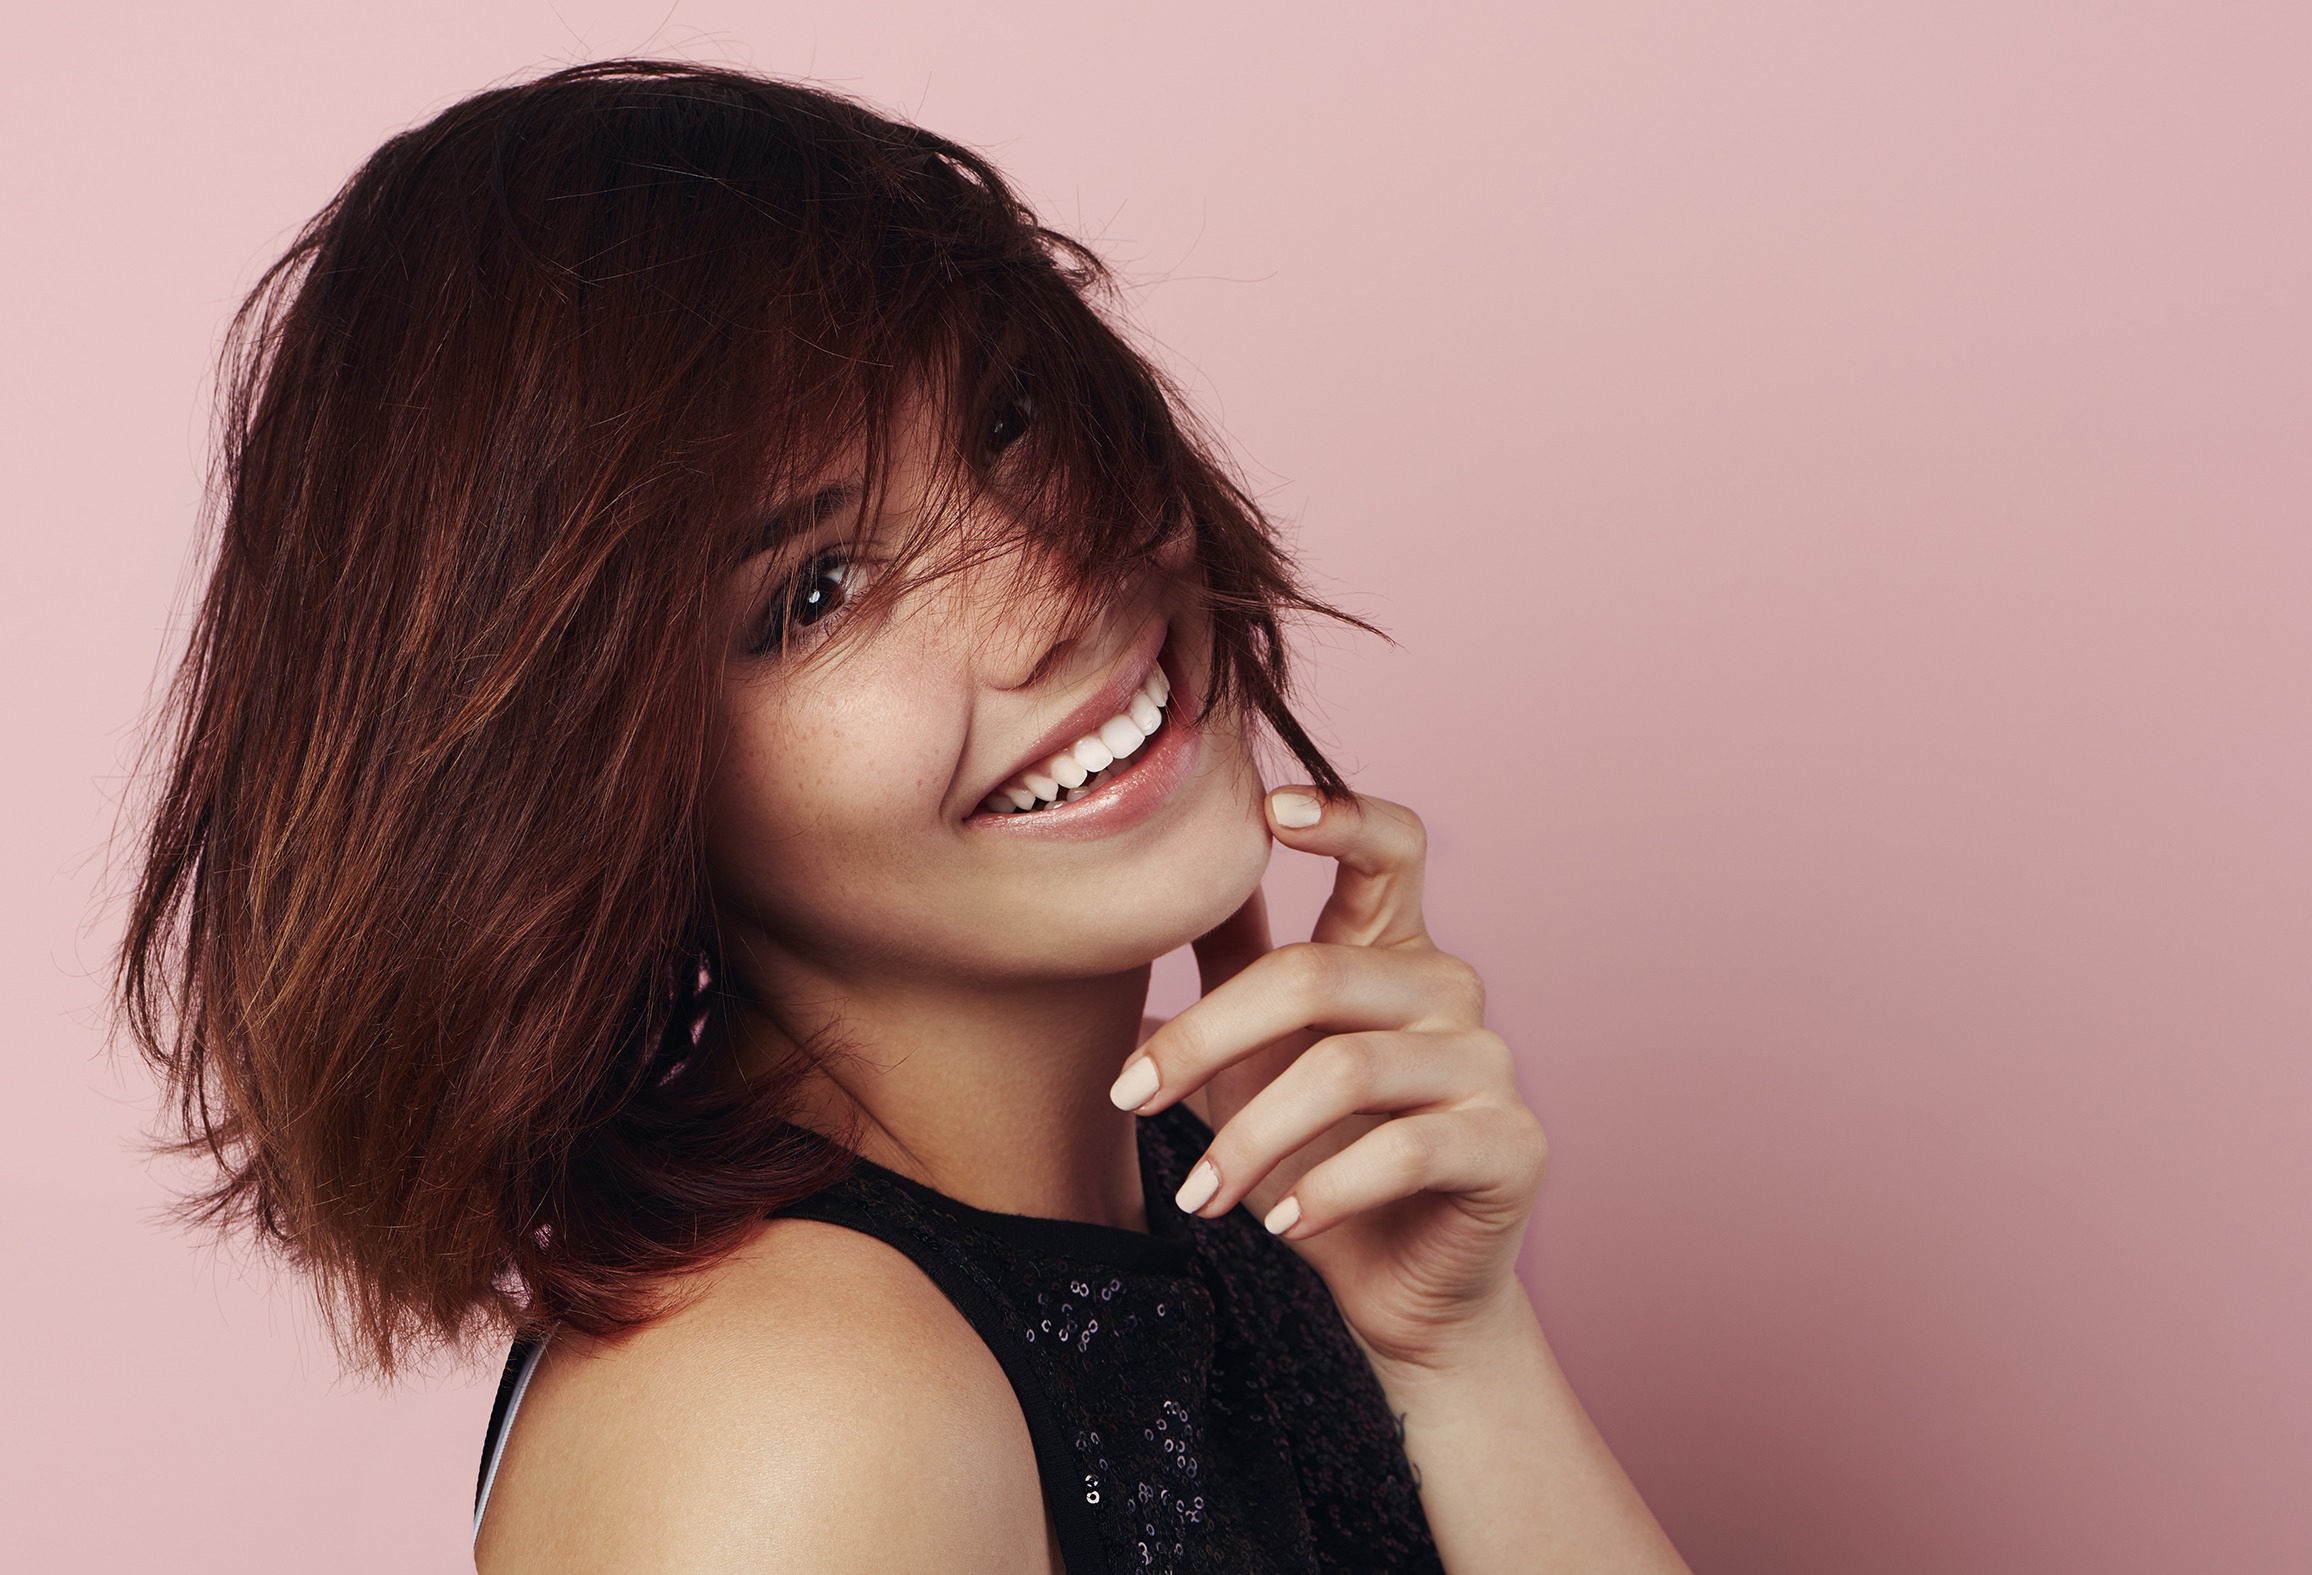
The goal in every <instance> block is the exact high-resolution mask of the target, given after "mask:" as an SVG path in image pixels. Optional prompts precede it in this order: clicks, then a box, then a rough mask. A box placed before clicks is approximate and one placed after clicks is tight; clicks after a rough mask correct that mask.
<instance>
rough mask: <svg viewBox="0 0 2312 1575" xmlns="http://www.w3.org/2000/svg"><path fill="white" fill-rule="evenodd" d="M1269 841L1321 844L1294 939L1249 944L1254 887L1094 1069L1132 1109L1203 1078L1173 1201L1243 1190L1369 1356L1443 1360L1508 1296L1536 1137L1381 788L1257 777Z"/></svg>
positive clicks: (1186, 1204)
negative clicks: (1154, 1007)
mask: <svg viewBox="0 0 2312 1575" xmlns="http://www.w3.org/2000/svg"><path fill="white" fill-rule="evenodd" d="M1268 818H1269V824H1270V826H1271V828H1272V829H1273V830H1274V832H1275V835H1276V837H1277V840H1278V841H1280V842H1282V843H1284V844H1285V845H1286V846H1287V847H1291V848H1297V849H1299V850H1301V851H1302V852H1305V853H1315V854H1320V855H1323V856H1325V857H1329V858H1333V859H1337V860H1339V861H1340V871H1339V875H1338V877H1337V879H1336V880H1335V882H1334V885H1333V892H1332V897H1331V899H1330V900H1329V901H1328V902H1327V903H1326V904H1325V907H1324V911H1323V913H1322V914H1321V915H1319V917H1318V919H1317V923H1316V928H1315V930H1314V932H1313V933H1312V934H1311V936H1310V938H1309V940H1308V941H1307V942H1306V943H1303V944H1298V945H1289V946H1283V947H1277V948H1275V949H1271V947H1270V945H1269V940H1268V925H1267V918H1266V913H1265V910H1264V909H1263V908H1262V907H1261V904H1260V898H1259V895H1258V894H1257V893H1256V894H1255V895H1254V897H1253V899H1252V901H1250V902H1248V903H1247V904H1246V905H1245V907H1244V909H1243V910H1242V911H1240V912H1239V913H1238V914H1237V915H1236V916H1235V917H1234V918H1232V919H1231V920H1230V921H1229V922H1228V923H1227V924H1225V925H1223V926H1222V927H1221V928H1220V929H1218V930H1216V931H1214V932H1213V933H1212V934H1211V935H1209V936H1206V937H1205V938H1204V939H1203V940H1201V941H1199V942H1197V945H1196V953H1197V962H1198V966H1199V968H1200V970H1201V971H1202V974H1203V984H1204V996H1203V998H1202V999H1201V1000H1199V1001H1198V1002H1197V1003H1196V1004H1195V1005H1193V1006H1191V1007H1189V1008H1188V1009H1187V1010H1186V1011H1184V1012H1182V1013H1181V1014H1180V1015H1179V1016H1177V1017H1175V1018H1173V1019H1172V1020H1171V1021H1170V1022H1168V1023H1166V1024H1164V1026H1163V1027H1161V1028H1159V1029H1158V1030H1157V1031H1156V1032H1155V1033H1154V1034H1152V1035H1151V1036H1150V1037H1149V1038H1148V1040H1147V1041H1146V1042H1145V1043H1144V1044H1143V1045H1142V1046H1141V1047H1140V1048H1139V1050H1138V1051H1136V1052H1135V1053H1134V1055H1133V1056H1132V1058H1131V1059H1130V1060H1128V1061H1127V1062H1126V1063H1125V1065H1124V1070H1123V1075H1122V1076H1120V1077H1119V1078H1118V1079H1117V1080H1116V1088H1115V1090H1114V1094H1113V1097H1114V1098H1115V1100H1116V1102H1117V1103H1118V1104H1119V1105H1121V1106H1123V1107H1125V1108H1127V1109H1132V1110H1138V1111H1140V1112H1142V1113H1144V1114H1152V1113H1153V1112H1155V1111H1158V1110H1162V1109H1164V1108H1165V1107H1166V1106H1168V1105H1171V1104H1175V1103H1177V1102H1179V1101H1180V1100H1182V1099H1184V1098H1187V1097H1188V1096H1190V1095H1191V1094H1195V1093H1197V1092H1198V1091H1199V1090H1202V1091H1203V1096H1204V1098H1203V1103H1204V1106H1205V1112H1206V1115H1207V1119H1208V1120H1209V1121H1210V1122H1211V1125H1212V1126H1213V1128H1214V1136H1213V1140H1212V1145H1211V1147H1210V1148H1209V1149H1208V1150H1207V1151H1206V1152H1205V1155H1204V1157H1203V1159H1202V1160H1201V1161H1200V1162H1199V1163H1198V1164H1197V1165H1196V1167H1195V1168H1194V1169H1192V1170H1191V1171H1190V1173H1189V1177H1188V1181H1187V1184H1186V1185H1184V1186H1183V1187H1182V1188H1181V1189H1180V1195H1179V1198H1178V1200H1177V1201H1178V1203H1179V1205H1180V1206H1181V1207H1182V1208H1185V1209H1188V1210H1190V1211H1192V1212H1194V1213H1197V1214H1202V1215H1207V1216H1214V1215H1219V1214H1223V1213H1225V1212H1227V1211H1228V1210H1229V1209H1231V1208H1234V1207H1235V1206H1236V1205H1237V1204H1239V1203H1246V1202H1249V1203H1250V1204H1251V1205H1252V1207H1253V1208H1254V1209H1255V1210H1256V1211H1258V1212H1259V1213H1260V1214H1261V1215H1262V1217H1263V1219H1264V1221H1265V1223H1266V1224H1267V1226H1268V1228H1269V1229H1270V1230H1272V1231H1274V1232H1276V1233H1277V1234H1278V1235H1280V1236H1282V1237H1283V1238H1284V1239H1285V1240H1287V1241H1289V1242H1291V1243H1292V1244H1293V1245H1294V1246H1295V1247H1296V1248H1297V1249H1298V1250H1299V1251H1300V1252H1301V1253H1302V1254H1303V1255H1304V1256H1305V1257H1306V1258H1307V1259H1308V1260H1309V1261H1310V1262H1311V1263H1312V1264H1313V1265H1314V1266H1315V1267H1316V1269H1317V1271H1318V1272H1319V1273H1321V1274H1322V1275H1323V1276H1324V1278H1325V1282H1326V1284H1327V1285H1329V1286H1330V1287H1331V1289H1332V1292H1333V1297H1334V1300H1335V1301H1337V1302H1338V1303H1339V1304H1340V1308H1341V1313H1342V1315H1343V1316H1344V1317H1345V1318H1346V1319H1347V1320H1348V1323H1349V1326H1350V1327H1351V1328H1352V1329H1354V1330H1355V1331H1356V1333H1357V1335H1358V1337H1359V1338H1360V1339H1362V1340H1363V1341H1364V1342H1365V1344H1366V1346H1367V1348H1368V1349H1370V1350H1371V1351H1372V1352H1373V1354H1374V1355H1375V1357H1376V1358H1377V1359H1381V1360H1384V1361H1387V1362H1390V1363H1392V1364H1408V1365H1412V1366H1416V1367H1430V1366H1442V1365H1449V1364H1451V1363H1452V1362H1453V1361H1454V1360H1455V1359H1456V1358H1457V1357H1458V1356H1459V1355H1461V1354H1462V1353H1463V1351H1464V1350H1465V1349H1466V1348H1468V1347H1469V1346H1471V1345H1472V1343H1473V1342H1475V1343H1481V1342H1482V1340H1483V1339H1484V1338H1485V1336H1486V1332H1487V1331H1488V1330H1491V1329H1497V1328H1500V1327H1502V1319H1501V1318H1500V1317H1498V1316H1496V1315H1497V1314H1500V1313H1502V1312H1503V1311H1504V1310H1505V1308H1507V1307H1511V1306H1514V1307H1515V1308H1516V1309H1517V1314H1515V1315H1512V1317H1511V1320H1510V1321H1511V1322H1512V1323H1514V1322H1515V1321H1516V1316H1518V1315H1522V1316H1523V1317H1525V1318H1528V1319H1529V1318H1530V1314H1529V1313H1525V1312H1524V1305H1525V1304H1524V1293H1523V1291H1522V1290H1521V1289H1520V1287H1519V1286H1518V1284H1517V1281H1516V1278H1515V1272H1514V1271H1515V1266H1516V1260H1517V1249H1518V1244H1519V1241H1520V1240H1521V1238H1522V1237H1523V1235H1524V1230H1525V1221H1526V1217H1527V1215H1528V1214H1529V1213H1530V1212H1531V1210H1532V1208H1533V1200H1534V1195H1535V1194H1536V1193H1537V1192H1538V1191H1539V1190H1540V1186H1541V1174H1542V1165H1543V1160H1544V1156H1545V1154H1546V1144H1545V1142H1544V1140H1543V1137H1542V1131H1541V1125H1540V1123H1539V1122H1538V1121H1536V1120H1535V1119H1534V1116H1533V1113H1532V1112H1531V1111H1530V1110H1528V1109H1527V1108H1526V1106H1525V1102H1524V1100H1523V1099H1522V1098H1520V1097H1519V1095H1518V1092H1517V1085H1516V1081H1515V1079H1514V1077H1513V1076H1512V1071H1511V1064H1510V1055H1509V1047H1508V1046H1507V1045H1505V1044H1504V1043H1503V1042H1502V1041H1501V1039H1500V1038H1499V1037H1498V1036H1497V1035H1495V1034H1492V1033H1490V1032H1488V1031H1487V1030H1486V1028H1485V1021H1484V1019H1485V990H1484V986H1483V984H1482V983H1481V982H1480V981H1479V979H1478V977H1477V974H1476V971H1475V970H1474V969H1472V968H1471V967H1470V966H1469V965H1468V964H1467V963H1465V962H1462V961H1461V960H1459V959H1458V958H1455V957H1450V956H1447V955H1446V954H1445V953H1443V952H1441V951H1439V950H1438V949H1437V947H1436V945H1435V944H1434V943H1433V942H1432V941H1431V940H1430V939H1429V934H1428V931H1427V929H1426V928H1425V926H1424V925H1423V923H1422V919H1421V877H1422V865H1423V860H1424V857H1425V852H1426V848H1425V837H1424V834H1423V831H1422V829H1421V822H1420V819H1419V817H1417V816H1416V815H1414V814H1413V812H1412V811H1411V810H1408V809H1405V808H1403V807H1401V806H1399V805H1396V804H1391V803H1387V802H1385V801H1383V800H1381V799H1373V798H1357V799H1352V800H1349V801H1347V802H1343V803H1333V804H1327V803H1325V802H1324V801H1323V800H1322V799H1321V798H1319V797H1318V796H1317V794H1316V793H1315V792H1314V791H1313V790H1311V789H1302V788H1283V789H1279V790H1278V791H1276V792H1274V793H1272V794H1270V795H1269V799H1268Z"/></svg>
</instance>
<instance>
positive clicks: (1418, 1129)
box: [1389, 1121, 1437, 1176]
mask: <svg viewBox="0 0 2312 1575" xmlns="http://www.w3.org/2000/svg"><path fill="white" fill-rule="evenodd" d="M1389 1131H1390V1133H1391V1135H1392V1137H1393V1139H1394V1143H1393V1147H1394V1148H1395V1150H1396V1155H1395V1157H1396V1162H1397V1168H1398V1169H1399V1170H1400V1171H1402V1172H1403V1173H1404V1174H1405V1175H1407V1176H1424V1175H1427V1174H1428V1172H1429V1168H1430V1166H1431V1165H1432V1164H1433V1163H1434V1162H1435V1160H1436V1157H1437V1139H1436V1137H1435V1135H1434V1134H1433V1133H1432V1132H1431V1131H1430V1130H1429V1128H1428V1127H1427V1126H1425V1125H1423V1124H1422V1123H1421V1122H1418V1121H1392V1122H1390V1123H1389Z"/></svg>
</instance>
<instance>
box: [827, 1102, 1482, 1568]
mask: <svg viewBox="0 0 2312 1575" xmlns="http://www.w3.org/2000/svg"><path fill="white" fill-rule="evenodd" d="M1208 1140H1209V1134H1208V1133H1207V1132H1206V1131H1205V1129H1204V1127H1203V1124H1202V1123H1201V1122H1199V1121H1198V1120H1197V1119H1196V1117H1195V1116H1194V1115H1193V1114H1191V1113H1190V1112H1188V1111H1185V1110H1178V1109H1175V1110H1171V1111H1167V1112H1165V1113H1164V1114H1162V1115H1159V1116H1156V1117H1154V1118H1152V1119H1149V1120H1144V1121H1142V1122H1141V1123H1140V1162H1141V1170H1142V1174H1143V1178H1144V1181H1145V1184H1146V1188H1147V1194H1148V1197H1149V1199H1150V1200H1151V1206H1150V1209H1149V1215H1150V1225H1151V1233H1150V1234H1148V1235H1141V1234H1139V1233H1137V1232H1132V1231H1123V1230H1114V1229H1109V1228H1107V1227H1103V1226H1096V1225H1084V1224H1078V1223H1074V1222H1070V1221H1064V1220H1043V1219H1031V1218H1027V1217H1024V1216H1020V1215H1005V1214H990V1213H986V1212H984V1211H981V1210H978V1209H972V1208H968V1207H966V1206H965V1205H963V1204H960V1203H957V1202H955V1201H953V1200H952V1199H949V1198H946V1197H943V1196H941V1195H940V1194H938V1193H936V1192H933V1191H931V1190H930V1189H928V1188H926V1187H922V1186H920V1185H917V1184H916V1183H914V1182H911V1181H908V1180H906V1179H904V1178H902V1177H899V1176H896V1175H893V1174H892V1173H891V1172H889V1171H885V1170H881V1169H879V1168H877V1167H875V1166H872V1165H864V1164H863V1165H861V1166H860V1167H859V1168H858V1169H857V1170H855V1171H854V1172H853V1173H851V1174H850V1175H849V1176H847V1177H846V1178H845V1179H844V1180H843V1181H841V1182H839V1183H838V1184H837V1185H836V1186H835V1187H834V1188H832V1189H830V1190H829V1191H828V1192H826V1193H822V1194H821V1195H820V1196H818V1197H817V1198H812V1199H807V1200H805V1201H804V1202H803V1203H801V1204H799V1205H796V1206H795V1207H793V1208H792V1209H789V1210H787V1211H786V1212H788V1213H790V1214H795V1215H799V1216H802V1217H807V1218H817V1219H824V1220H827V1221H829V1222H830V1223H834V1224H840V1225H847V1226H849V1227H851V1228H853V1229H859V1230H865V1231H867V1232H869V1233H870V1234H872V1235H875V1236H877V1237H879V1238H881V1239H883V1240H885V1241H888V1242H890V1243H891V1244H892V1245H894V1246H896V1247H898V1248H899V1249H900V1250H901V1251H903V1252H905V1253H907V1254H908V1256H909V1257H911V1258H913V1259H914V1260H915V1262H916V1263H917V1264H918V1265H920V1266H921V1267H922V1268H923V1269H924V1271H925V1272H926V1273H927V1274H929V1275H930V1276H931V1278H932V1280H933V1281H934V1282H935V1283H937V1284H938V1285H939V1286H940V1288H941V1289H942V1290H944V1291H946V1292H947V1294H948V1296H949V1298H950V1299H951V1300H952V1301H954V1302H955V1304H956V1306H957V1309H958V1310H959V1311H960V1312H962V1313H963V1315H964V1316H965V1317H966V1318H967V1319H969V1320H970V1322H971V1323H972V1325H973V1327H974V1328H975V1329H977V1330H978V1332H979V1335H980V1337H981V1338H982V1339H984V1340H985V1341H987V1343H988V1345H989V1348H990V1349H991V1350H993V1351H994V1352H995V1354H996V1356H997V1358H998V1360H999V1361H1000V1362H1001V1363H1002V1365H1003V1366H1004V1369H1005V1372H1006V1374H1007V1375H1008V1376H1009V1377H1010V1378H1011V1380H1012V1386H1013V1388H1014V1390H1015V1391H1016V1392H1017V1393H1018V1395H1019V1397H1020V1404H1021V1410H1022V1411H1023V1413H1025V1414H1026V1416H1027V1418H1028V1426H1029V1432H1030V1434H1031V1435H1032V1436H1033V1437H1034V1439H1035V1443H1036V1451H1037V1464H1038V1467H1039V1469H1040V1471H1041V1473H1042V1477H1043V1486H1044V1496H1045V1502H1046V1504H1047V1505H1048V1506H1049V1507H1050V1509H1051V1512H1052V1517H1053V1522H1054V1526H1055V1528H1056V1529H1057V1530H1058V1532H1059V1538H1060V1545H1061V1550H1062V1554H1063V1556H1064V1557H1065V1559H1066V1562H1067V1569H1068V1575H1095V1572H1099V1575H1117V1572H1127V1571H1128V1572H1135V1575H1205V1572H1213V1575H1218V1572H1227V1575H1253V1572H1269V1571H1277V1572H1286V1571H1290V1572H1328V1575H1329V1572H1335V1571H1339V1572H1350V1571H1375V1572H1378V1571H1389V1572H1391V1575H1419V1572H1424V1571H1438V1570H1441V1566H1440V1565H1439V1564H1438V1562H1437V1552H1436V1548H1435V1545H1434V1544H1433V1543H1432V1542H1431V1540H1430V1537H1429V1529H1428V1524H1427V1522H1426V1521H1425V1520H1424V1519H1423V1518H1422V1514H1421V1505H1420V1499H1419V1495H1418V1493H1417V1491H1416V1490H1415V1487H1414V1483H1413V1477H1412V1471H1411V1468H1410V1466H1409V1465H1408V1464H1407V1462H1406V1459H1405V1451H1404V1446H1403V1442H1402V1438H1401V1435H1400V1432H1399V1430H1398V1428H1397V1425H1396V1422H1395V1419H1394V1418H1392V1417H1391V1416H1390V1414H1389V1409H1388V1405H1387V1401H1386V1398H1385V1397H1384V1396H1383V1394H1382V1392H1381V1387H1380V1384H1379V1382H1378V1380H1376V1379H1375V1378H1374V1376H1373V1373H1372V1369H1371V1368H1370V1367H1369V1366H1368V1365H1367V1364H1366V1362H1365V1359H1364V1355H1363V1353H1362V1352H1360V1351H1359V1350H1358V1349H1357V1346H1356V1343H1355V1341H1354V1340H1353V1339H1351V1337H1350V1335H1349V1332H1348V1329H1347V1327H1346V1326H1345V1325H1344V1324H1343V1323H1342V1322H1341V1317H1340V1313H1339V1311H1338V1310H1337V1309H1336V1308H1335V1307H1334V1305H1333V1301H1332V1296H1331V1294H1330V1293H1329V1292H1328V1291H1327V1290H1326V1289H1325V1285H1324V1282H1323V1280H1321V1279H1320V1278H1319V1277H1318V1276H1317V1274H1316V1272H1315V1271H1314V1270H1312V1269H1310V1268H1309V1267H1308V1265H1307V1264H1305V1263H1303V1262H1302V1261H1301V1259H1300V1258H1299V1256H1298V1255H1296V1254H1295V1253H1294V1252H1293V1251H1292V1249H1291V1248H1289V1247H1287V1246H1285V1245H1284V1244H1283V1243H1282V1242H1279V1241H1277V1240H1276V1239H1275V1238H1274V1237H1272V1236H1270V1235H1269V1234H1268V1233H1267V1232H1266V1231H1265V1230H1263V1229H1262V1228H1261V1227H1260V1225H1259V1223H1258V1222H1257V1221H1255V1220H1254V1219H1252V1218H1251V1216H1250V1215H1248V1214H1246V1213H1245V1212H1244V1211H1243V1210H1241V1209H1239V1210H1236V1211H1235V1212H1233V1213H1231V1214H1229V1215H1227V1216H1226V1217H1224V1218H1222V1219H1218V1220H1197V1219H1191V1218H1188V1217H1186V1216H1183V1215H1181V1214H1179V1213H1178V1211H1177V1210H1174V1209H1172V1208H1170V1207H1169V1206H1168V1200H1169V1199H1170V1197H1171V1195H1172V1193H1173V1192H1174V1191H1176V1190H1177V1189H1178V1187H1179V1185H1180V1182H1181V1181H1182V1179H1183V1178H1184V1177H1185V1175H1186V1173H1187V1170H1188V1168H1189V1167H1190V1166H1191V1165H1193V1164H1194V1163H1195V1162H1196V1160H1197V1158H1198V1157H1199V1156H1200V1155H1201V1154H1202V1153H1203V1152H1204V1146H1205V1143H1206V1142H1207V1141H1208Z"/></svg>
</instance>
